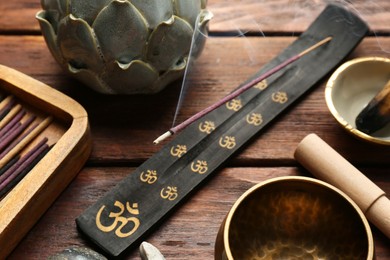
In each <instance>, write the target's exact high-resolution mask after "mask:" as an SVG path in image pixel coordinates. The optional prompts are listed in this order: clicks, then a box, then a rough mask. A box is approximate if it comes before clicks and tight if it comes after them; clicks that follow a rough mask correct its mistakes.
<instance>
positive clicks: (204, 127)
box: [199, 121, 215, 134]
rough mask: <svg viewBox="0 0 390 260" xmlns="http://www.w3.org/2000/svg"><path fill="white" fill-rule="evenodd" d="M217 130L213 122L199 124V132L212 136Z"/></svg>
mask: <svg viewBox="0 0 390 260" xmlns="http://www.w3.org/2000/svg"><path fill="white" fill-rule="evenodd" d="M214 130H215V124H214V122H212V121H205V122H202V123H200V124H199V131H201V132H203V133H207V134H210V133H211V132H212V131H214Z"/></svg>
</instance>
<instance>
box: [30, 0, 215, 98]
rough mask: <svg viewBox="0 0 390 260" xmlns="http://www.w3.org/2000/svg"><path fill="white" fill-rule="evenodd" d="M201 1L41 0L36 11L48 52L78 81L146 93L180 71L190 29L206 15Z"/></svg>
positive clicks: (201, 26)
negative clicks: (40, 8) (40, 9)
mask: <svg viewBox="0 0 390 260" xmlns="http://www.w3.org/2000/svg"><path fill="white" fill-rule="evenodd" d="M206 2H207V0H41V5H42V8H43V10H42V11H40V12H38V13H37V15H36V17H37V19H38V21H39V24H40V27H41V31H42V34H43V36H44V38H45V41H46V43H47V46H48V48H49V49H50V51H51V53H52V55H53V56H54V58H55V59H56V60H57V62H58V63H59V64H60V65H61V66H62V67H63V68H64V69H65V70H67V71H68V72H69V73H70V74H71V75H73V76H74V77H76V78H77V79H79V80H80V81H82V82H83V83H84V84H86V85H87V86H89V87H91V88H92V89H94V90H96V91H98V92H101V93H105V94H140V93H143V94H151V93H156V92H158V91H160V90H162V89H163V88H164V87H165V86H167V85H168V84H169V83H171V82H173V81H174V80H177V79H179V78H181V77H182V76H183V75H184V71H185V67H186V64H187V61H188V55H189V51H190V47H191V40H192V36H193V34H194V30H195V32H198V31H201V32H206V26H207V22H208V21H209V20H210V19H211V17H212V15H211V13H210V12H208V11H207V10H206V9H205V8H206ZM195 28H198V29H195ZM199 38H200V37H199ZM203 39H204V38H203ZM198 44H200V45H202V44H201V43H198ZM199 52H200V50H199Z"/></svg>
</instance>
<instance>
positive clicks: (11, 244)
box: [0, 65, 91, 259]
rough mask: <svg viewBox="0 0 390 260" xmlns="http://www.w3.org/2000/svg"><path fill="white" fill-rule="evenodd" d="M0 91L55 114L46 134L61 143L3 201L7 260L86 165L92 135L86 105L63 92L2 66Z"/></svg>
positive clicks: (0, 223) (1, 237) (0, 248)
mask: <svg viewBox="0 0 390 260" xmlns="http://www.w3.org/2000/svg"><path fill="white" fill-rule="evenodd" d="M0 92H1V93H5V94H7V95H12V96H14V97H15V99H16V100H17V101H18V102H19V103H20V104H21V105H22V106H23V107H25V108H26V110H27V113H33V114H34V115H36V116H37V117H38V118H39V117H46V116H49V117H51V118H52V121H51V123H50V124H49V125H48V126H47V127H46V128H45V130H43V132H42V133H41V134H40V135H41V136H45V137H47V138H48V139H49V141H50V142H51V143H55V144H54V146H53V147H52V148H51V149H50V151H49V152H48V153H47V154H45V155H44V157H43V158H42V159H41V160H40V161H39V162H38V164H36V165H35V166H34V168H32V170H30V171H29V172H28V174H27V175H26V176H24V177H23V179H21V181H20V182H19V183H18V184H17V185H16V186H15V187H14V188H12V190H11V191H10V192H9V193H8V194H6V195H5V196H4V197H3V198H1V200H0V259H4V258H5V257H6V256H7V255H8V254H9V253H10V252H11V251H12V250H13V249H14V248H15V247H16V245H17V244H18V242H19V241H20V240H21V239H22V238H23V237H24V236H25V234H26V233H27V232H28V231H29V230H30V229H31V228H32V226H33V225H34V224H35V223H36V222H37V220H38V219H39V218H40V217H41V216H42V215H43V213H44V212H45V211H46V210H47V209H48V208H49V206H50V205H51V204H52V203H53V202H54V200H55V199H56V198H57V197H58V196H59V194H60V193H61V192H62V191H63V190H64V189H65V187H66V186H67V185H68V184H69V183H70V182H71V180H72V179H73V178H74V177H75V176H76V174H77V173H78V172H79V171H80V169H81V168H82V167H83V165H84V163H85V162H86V160H87V159H88V156H89V154H90V151H91V138H90V131H89V124H88V116H87V113H86V111H85V110H84V108H83V107H82V106H80V105H79V104H78V103H77V102H75V101H74V100H72V99H71V98H69V97H67V96H65V95H64V94H62V93H60V92H59V91H57V90H55V89H53V88H51V87H49V86H47V85H45V84H43V83H41V82H39V81H37V80H35V79H33V78H31V77H29V76H27V75H25V74H23V73H21V72H18V71H16V70H13V69H11V68H8V67H5V66H1V65H0Z"/></svg>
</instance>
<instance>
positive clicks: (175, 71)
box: [151, 57, 188, 93]
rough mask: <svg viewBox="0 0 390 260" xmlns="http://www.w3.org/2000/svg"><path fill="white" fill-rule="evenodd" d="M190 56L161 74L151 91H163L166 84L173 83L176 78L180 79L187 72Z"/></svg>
mask: <svg viewBox="0 0 390 260" xmlns="http://www.w3.org/2000/svg"><path fill="white" fill-rule="evenodd" d="M187 63H188V58H187V57H186V58H184V60H183V62H182V63H180V64H177V65H175V66H174V67H171V69H170V70H168V71H166V72H165V73H164V74H162V75H160V77H159V78H158V80H157V81H156V82H155V83H154V85H153V88H152V91H151V93H157V92H159V91H161V90H162V89H163V88H164V87H165V86H166V85H168V84H170V83H172V82H173V81H175V80H178V79H180V78H181V77H182V76H183V75H184V72H185V68H186V65H187Z"/></svg>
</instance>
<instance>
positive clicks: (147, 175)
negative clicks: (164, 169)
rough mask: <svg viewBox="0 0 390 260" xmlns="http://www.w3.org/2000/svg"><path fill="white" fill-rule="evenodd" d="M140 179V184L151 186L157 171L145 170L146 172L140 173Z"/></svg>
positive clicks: (155, 179) (155, 178)
mask: <svg viewBox="0 0 390 260" xmlns="http://www.w3.org/2000/svg"><path fill="white" fill-rule="evenodd" d="M140 179H141V181H142V182H145V183H148V184H153V183H155V182H156V181H157V179H158V177H157V171H155V170H147V171H146V172H142V173H141V175H140Z"/></svg>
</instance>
